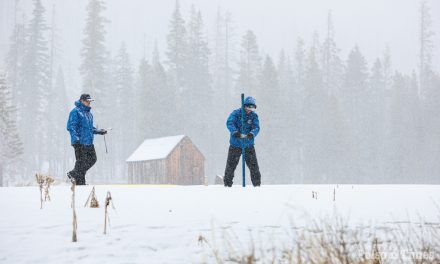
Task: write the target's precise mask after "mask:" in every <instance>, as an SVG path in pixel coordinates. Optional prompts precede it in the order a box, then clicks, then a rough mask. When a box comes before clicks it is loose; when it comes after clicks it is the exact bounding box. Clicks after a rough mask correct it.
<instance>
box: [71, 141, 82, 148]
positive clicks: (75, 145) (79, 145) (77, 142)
mask: <svg viewBox="0 0 440 264" xmlns="http://www.w3.org/2000/svg"><path fill="white" fill-rule="evenodd" d="M72 146H73V147H74V148H78V147H81V144H80V143H79V140H77V141H75V143H73V144H72Z"/></svg>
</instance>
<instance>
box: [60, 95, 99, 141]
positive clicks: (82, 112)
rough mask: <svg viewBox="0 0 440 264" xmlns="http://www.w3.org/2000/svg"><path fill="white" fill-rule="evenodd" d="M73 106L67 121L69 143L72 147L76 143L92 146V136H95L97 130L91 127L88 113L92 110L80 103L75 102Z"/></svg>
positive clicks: (90, 115) (91, 120) (90, 117)
mask: <svg viewBox="0 0 440 264" xmlns="http://www.w3.org/2000/svg"><path fill="white" fill-rule="evenodd" d="M75 106H76V107H75V108H73V110H72V111H70V114H69V120H67V130H68V131H69V132H70V142H71V143H72V145H73V144H75V142H78V141H79V143H80V144H81V145H93V135H94V134H97V132H98V130H97V129H96V128H95V127H94V126H93V115H92V113H91V112H90V109H92V108H91V107H88V106H85V105H84V104H83V103H81V102H80V101H76V102H75Z"/></svg>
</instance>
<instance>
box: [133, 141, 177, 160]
mask: <svg viewBox="0 0 440 264" xmlns="http://www.w3.org/2000/svg"><path fill="white" fill-rule="evenodd" d="M184 137H185V135H178V136H172V137H162V138H151V139H146V140H144V142H142V144H141V145H140V146H139V147H138V148H137V149H136V150H135V151H134V152H133V153H132V154H131V155H130V157H128V159H127V160H126V161H127V162H132V161H147V160H157V159H164V158H166V157H167V156H168V154H170V153H171V151H173V149H174V148H175V147H176V146H177V145H178V144H179V143H180V141H182V139H183V138H184Z"/></svg>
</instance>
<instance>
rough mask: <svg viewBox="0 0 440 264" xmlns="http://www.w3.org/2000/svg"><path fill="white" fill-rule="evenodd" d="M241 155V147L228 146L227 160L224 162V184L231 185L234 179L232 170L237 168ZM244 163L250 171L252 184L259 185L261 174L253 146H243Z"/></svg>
mask: <svg viewBox="0 0 440 264" xmlns="http://www.w3.org/2000/svg"><path fill="white" fill-rule="evenodd" d="M240 156H241V148H237V147H234V146H229V151H228V160H227V163H226V170H225V177H224V178H223V181H224V184H225V186H228V187H230V186H232V180H233V179H234V171H235V168H237V165H238V162H239V160H240ZM245 159H246V165H247V166H248V168H249V170H250V171H251V181H252V184H253V185H254V186H260V184H261V174H260V169H259V167H258V161H257V154H256V152H255V147H254V146H252V147H248V148H245Z"/></svg>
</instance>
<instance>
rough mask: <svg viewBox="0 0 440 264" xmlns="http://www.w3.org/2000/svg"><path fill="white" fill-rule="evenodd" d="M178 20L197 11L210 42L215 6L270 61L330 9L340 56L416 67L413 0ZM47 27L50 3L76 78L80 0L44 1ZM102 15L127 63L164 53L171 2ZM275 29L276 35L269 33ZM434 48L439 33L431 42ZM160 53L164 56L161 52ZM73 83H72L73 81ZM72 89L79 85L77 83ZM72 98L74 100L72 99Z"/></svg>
mask: <svg viewBox="0 0 440 264" xmlns="http://www.w3.org/2000/svg"><path fill="white" fill-rule="evenodd" d="M14 1H15V0H0V10H1V12H0V16H1V28H0V30H1V32H0V47H1V49H0V62H2V63H3V62H4V56H5V54H6V52H7V50H8V43H9V39H10V35H11V33H12V29H13V22H14V12H13V9H14ZM18 2H19V3H20V9H21V10H23V11H25V12H27V13H28V15H27V16H28V17H29V12H30V10H31V8H32V1H30V0H19V1H18ZM427 2H428V4H429V6H430V7H431V15H432V23H433V28H440V1H435V0H429V1H427ZM180 3H181V8H182V13H183V15H184V16H187V14H188V13H189V9H190V6H191V4H194V5H195V6H196V8H198V9H200V10H201V11H202V14H203V17H204V22H205V24H206V27H205V29H206V31H207V34H208V36H209V38H210V40H212V38H213V32H214V30H213V29H214V22H215V17H216V13H217V8H219V7H220V8H222V9H223V10H229V11H230V12H231V14H232V17H233V21H234V26H235V27H236V30H235V33H236V35H237V43H238V42H239V38H240V37H241V35H242V34H243V33H244V32H245V31H246V30H248V29H251V30H253V31H254V32H255V34H256V35H257V38H258V43H259V45H260V48H261V49H262V50H263V51H265V52H267V53H269V54H270V55H272V56H277V55H278V53H279V51H280V50H281V49H282V48H284V49H285V50H286V52H288V53H293V51H294V48H295V43H296V39H297V38H298V37H302V38H303V39H304V40H305V42H306V43H309V42H310V41H311V39H312V36H313V33H314V32H315V31H316V32H318V33H319V35H320V36H322V37H321V39H322V38H323V36H324V33H325V30H326V19H327V13H328V11H329V10H332V12H333V22H334V27H335V32H336V35H335V38H336V42H337V44H338V46H339V47H340V48H341V57H342V58H346V56H347V53H348V52H349V51H350V49H351V48H352V47H353V46H354V45H355V44H358V45H359V47H360V49H361V51H362V53H363V54H364V56H365V57H366V59H367V61H369V62H370V63H371V62H372V61H374V59H375V58H376V57H377V56H379V55H381V54H382V53H383V51H384V49H385V46H386V45H388V46H389V47H390V50H391V57H392V58H393V67H394V68H395V69H397V70H399V71H402V72H411V71H412V70H416V69H414V66H415V65H418V60H417V59H418V57H417V56H418V38H417V34H418V22H417V21H418V20H417V19H418V16H419V13H418V9H419V5H420V3H419V1H414V0H356V1H352V0H311V1H301V0H276V1H273V0H258V1H254V0H238V1H237V0H222V1H218V0H217V1H215V0H212V1H205V0H198V1H197V0H194V1H189V0H181V1H180ZM43 4H44V5H45V7H46V16H47V21H49V22H50V21H51V18H50V17H51V14H52V5H53V4H56V5H55V8H56V24H57V25H58V28H59V30H60V32H59V34H60V38H61V40H62V42H61V43H60V44H61V45H62V46H61V48H62V49H63V56H64V64H65V65H63V66H65V67H66V78H69V76H68V75H69V74H73V75H78V70H77V69H78V67H79V62H80V58H79V52H80V47H81V45H80V44H81V40H82V38H83V35H82V33H83V28H84V17H85V15H86V10H85V7H86V5H87V1H86V0H58V1H55V0H44V1H43ZM106 4H107V10H106V12H105V16H106V17H107V18H108V19H109V20H110V23H109V24H108V25H107V31H108V35H107V41H106V42H107V43H108V48H109V49H110V50H111V52H112V53H115V52H116V51H117V50H118V48H119V46H120V43H121V40H122V39H123V40H124V41H125V42H126V45H127V49H128V52H129V53H130V55H131V56H132V58H133V59H137V58H140V57H141V55H142V53H143V43H144V41H143V39H144V36H145V38H146V41H145V47H146V50H147V54H151V50H152V48H153V45H154V41H156V40H157V42H158V45H159V47H165V43H166V34H167V30H168V28H169V19H170V17H171V14H172V11H173V8H174V5H175V1H174V0H161V1H154V0H130V1H118V0H107V1H106ZM274 29H276V30H274ZM434 39H435V43H440V34H436V35H435V36H434ZM439 47H440V45H437V46H435V49H436V50H435V51H434V60H433V66H434V68H435V69H436V70H438V69H439V67H440V52H438V48H439ZM161 52H164V50H161ZM75 79H77V78H75ZM78 86H80V85H79V84H78ZM75 96H76V95H75Z"/></svg>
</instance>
